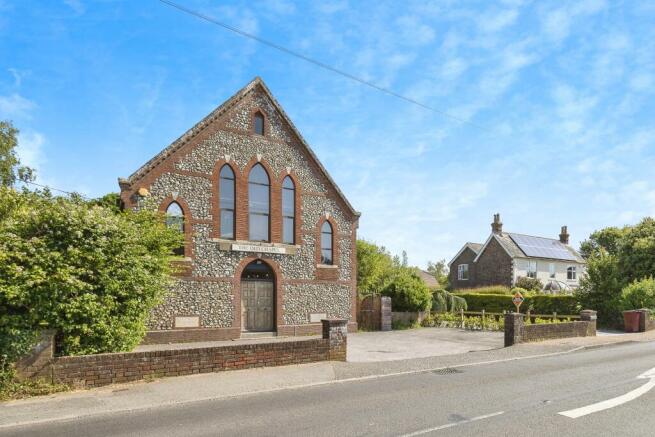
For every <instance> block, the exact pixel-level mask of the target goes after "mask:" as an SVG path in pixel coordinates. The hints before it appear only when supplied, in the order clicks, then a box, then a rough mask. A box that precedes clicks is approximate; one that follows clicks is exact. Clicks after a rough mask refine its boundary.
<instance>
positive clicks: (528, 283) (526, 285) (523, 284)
mask: <svg viewBox="0 0 655 437" xmlns="http://www.w3.org/2000/svg"><path fill="white" fill-rule="evenodd" d="M514 285H515V286H516V287H518V288H523V289H525V290H528V291H541V290H542V289H543V288H544V284H543V282H541V281H540V280H539V279H537V278H526V277H525V276H520V277H519V278H517V279H516V284H514Z"/></svg>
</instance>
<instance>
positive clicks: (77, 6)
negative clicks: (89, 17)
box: [64, 0, 86, 15]
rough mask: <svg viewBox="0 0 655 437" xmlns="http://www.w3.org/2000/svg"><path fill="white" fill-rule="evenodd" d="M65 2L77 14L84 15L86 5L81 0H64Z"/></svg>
mask: <svg viewBox="0 0 655 437" xmlns="http://www.w3.org/2000/svg"><path fill="white" fill-rule="evenodd" d="M64 3H65V4H66V5H67V6H68V7H70V8H71V9H72V10H73V11H74V12H75V13H76V14H77V15H82V14H83V13H84V12H85V10H86V7H85V6H84V4H83V3H82V1H81V0H64Z"/></svg>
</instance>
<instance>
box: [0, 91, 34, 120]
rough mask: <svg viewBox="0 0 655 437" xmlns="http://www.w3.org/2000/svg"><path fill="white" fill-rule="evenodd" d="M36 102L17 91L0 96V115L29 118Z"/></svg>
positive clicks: (3, 116)
mask: <svg viewBox="0 0 655 437" xmlns="http://www.w3.org/2000/svg"><path fill="white" fill-rule="evenodd" d="M34 108H36V104H35V103H34V102H32V101H31V100H29V99H26V98H25V97H23V96H21V95H20V94H18V93H13V94H11V95H8V96H0V117H2V118H29V117H30V113H31V111H32V110H33V109H34Z"/></svg>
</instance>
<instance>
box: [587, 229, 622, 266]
mask: <svg viewBox="0 0 655 437" xmlns="http://www.w3.org/2000/svg"><path fill="white" fill-rule="evenodd" d="M627 229H628V228H627V227H626V228H617V227H608V228H603V229H601V230H598V231H595V232H594V233H592V234H591V235H590V236H589V238H588V239H586V240H585V241H583V242H582V243H580V254H581V255H582V257H583V258H585V259H588V258H589V257H591V256H592V255H594V254H596V255H597V254H598V253H599V251H600V250H601V249H604V250H605V252H607V253H609V254H610V255H617V254H618V251H619V243H620V241H621V238H623V235H624V234H625V232H626V230H627Z"/></svg>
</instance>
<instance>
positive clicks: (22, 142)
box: [16, 131, 45, 173]
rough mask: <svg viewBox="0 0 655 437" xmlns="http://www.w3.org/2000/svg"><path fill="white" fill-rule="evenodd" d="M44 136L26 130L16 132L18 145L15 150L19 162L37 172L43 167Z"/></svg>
mask: <svg viewBox="0 0 655 437" xmlns="http://www.w3.org/2000/svg"><path fill="white" fill-rule="evenodd" d="M44 144H45V137H44V136H43V135H42V134H41V133H39V132H33V131H27V132H20V133H19V134H18V147H17V148H16V152H17V153H18V157H19V158H20V161H21V164H22V165H26V166H28V167H32V168H33V169H35V170H37V173H39V171H40V170H41V169H42V168H43V164H44V163H45V156H44V154H43V145H44Z"/></svg>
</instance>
